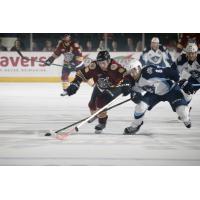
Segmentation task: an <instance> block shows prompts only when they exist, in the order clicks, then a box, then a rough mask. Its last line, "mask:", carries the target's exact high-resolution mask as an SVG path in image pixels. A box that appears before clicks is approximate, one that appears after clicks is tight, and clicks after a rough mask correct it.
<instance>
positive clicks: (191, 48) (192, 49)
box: [185, 43, 198, 53]
mask: <svg viewBox="0 0 200 200" xmlns="http://www.w3.org/2000/svg"><path fill="white" fill-rule="evenodd" d="M185 51H186V53H195V52H197V51H198V47H197V45H196V43H188V44H187V46H186V49H185Z"/></svg>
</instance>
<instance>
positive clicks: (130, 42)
mask: <svg viewBox="0 0 200 200" xmlns="http://www.w3.org/2000/svg"><path fill="white" fill-rule="evenodd" d="M126 51H135V47H134V44H133V39H132V38H130V37H128V38H127V43H126Z"/></svg>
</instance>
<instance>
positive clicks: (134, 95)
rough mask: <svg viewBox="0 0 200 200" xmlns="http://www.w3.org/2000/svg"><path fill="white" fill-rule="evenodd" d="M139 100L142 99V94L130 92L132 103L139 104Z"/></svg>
mask: <svg viewBox="0 0 200 200" xmlns="http://www.w3.org/2000/svg"><path fill="white" fill-rule="evenodd" d="M141 99H142V94H141V93H140V92H135V91H132V92H131V100H132V101H133V102H134V103H136V104H138V103H140V101H141Z"/></svg>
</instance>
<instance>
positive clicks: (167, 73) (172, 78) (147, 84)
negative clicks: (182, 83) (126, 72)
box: [135, 65, 179, 96]
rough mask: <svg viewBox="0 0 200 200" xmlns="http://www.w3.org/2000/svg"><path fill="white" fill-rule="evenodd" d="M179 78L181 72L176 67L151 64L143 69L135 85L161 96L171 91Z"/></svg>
mask: <svg viewBox="0 0 200 200" xmlns="http://www.w3.org/2000/svg"><path fill="white" fill-rule="evenodd" d="M178 80H179V74H178V71H177V70H176V69H172V68H170V67H167V68H162V67H158V66H152V65H149V66H146V67H144V68H143V69H142V71H141V76H140V78H139V80H138V81H137V82H136V83H135V86H137V87H139V88H141V89H142V90H144V91H146V92H149V93H152V94H156V95H160V96H161V95H165V94H167V93H168V92H170V91H171V89H172V88H173V87H174V86H175V85H176V83H175V82H177V81H178Z"/></svg>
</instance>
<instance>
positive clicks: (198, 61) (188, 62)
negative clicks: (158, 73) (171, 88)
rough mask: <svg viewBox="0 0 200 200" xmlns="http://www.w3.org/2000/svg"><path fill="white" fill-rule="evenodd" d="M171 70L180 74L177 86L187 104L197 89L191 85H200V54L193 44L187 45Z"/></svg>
mask: <svg viewBox="0 0 200 200" xmlns="http://www.w3.org/2000/svg"><path fill="white" fill-rule="evenodd" d="M172 68H174V69H177V70H178V72H179V74H180V81H179V84H180V86H181V88H183V90H182V92H183V94H184V97H185V99H186V101H187V103H188V104H189V103H190V101H191V99H192V95H193V94H195V93H196V92H197V90H198V89H199V88H198V87H193V84H200V54H199V53H198V47H197V45H196V44H195V43H188V44H187V46H186V49H185V53H182V54H181V55H180V56H179V57H178V58H177V60H176V62H175V63H173V64H172Z"/></svg>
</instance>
